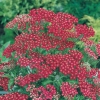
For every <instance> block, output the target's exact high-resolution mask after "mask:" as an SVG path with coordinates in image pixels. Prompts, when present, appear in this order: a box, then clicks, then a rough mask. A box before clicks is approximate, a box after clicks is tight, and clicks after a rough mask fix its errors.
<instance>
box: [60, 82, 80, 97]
mask: <svg viewBox="0 0 100 100" xmlns="http://www.w3.org/2000/svg"><path fill="white" fill-rule="evenodd" d="M61 91H62V95H63V96H64V97H69V98H70V99H71V98H73V97H74V96H75V95H77V94H78V92H77V90H76V89H75V88H73V87H72V86H71V85H70V84H69V83H68V82H65V83H62V85H61Z"/></svg>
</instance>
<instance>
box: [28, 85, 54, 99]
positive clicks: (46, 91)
mask: <svg viewBox="0 0 100 100" xmlns="http://www.w3.org/2000/svg"><path fill="white" fill-rule="evenodd" d="M27 91H29V92H30V97H31V98H32V100H48V99H49V100H52V99H53V98H54V95H56V89H55V87H54V86H53V85H50V84H48V85H47V86H46V87H45V88H44V87H43V86H41V87H38V88H36V87H35V86H34V85H29V86H28V87H27Z"/></svg>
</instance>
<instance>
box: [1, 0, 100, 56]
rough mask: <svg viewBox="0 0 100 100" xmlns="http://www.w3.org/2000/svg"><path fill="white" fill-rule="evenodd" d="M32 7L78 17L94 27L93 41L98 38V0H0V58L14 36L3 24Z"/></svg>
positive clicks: (99, 35)
mask: <svg viewBox="0 0 100 100" xmlns="http://www.w3.org/2000/svg"><path fill="white" fill-rule="evenodd" d="M33 8H45V9H47V10H52V11H54V12H66V13H70V14H72V15H74V16H76V17H77V18H78V19H79V23H81V24H87V25H88V26H92V27H93V28H94V30H95V33H96V35H95V37H93V40H94V41H96V42H97V41H98V40H99V39H100V0H0V58H1V57H2V56H1V52H2V51H3V49H4V48H6V47H7V46H8V45H9V44H10V43H13V41H14V37H15V36H16V34H15V33H14V32H13V31H12V30H6V29H4V26H5V25H6V24H7V22H9V21H11V20H12V19H13V18H14V17H15V16H16V15H19V14H26V13H28V12H29V10H30V9H33Z"/></svg>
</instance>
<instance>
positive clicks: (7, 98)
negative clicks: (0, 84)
mask: <svg viewBox="0 0 100 100" xmlns="http://www.w3.org/2000/svg"><path fill="white" fill-rule="evenodd" d="M27 99H28V96H27V95H25V94H20V93H18V92H15V93H9V94H6V95H4V96H0V100H27Z"/></svg>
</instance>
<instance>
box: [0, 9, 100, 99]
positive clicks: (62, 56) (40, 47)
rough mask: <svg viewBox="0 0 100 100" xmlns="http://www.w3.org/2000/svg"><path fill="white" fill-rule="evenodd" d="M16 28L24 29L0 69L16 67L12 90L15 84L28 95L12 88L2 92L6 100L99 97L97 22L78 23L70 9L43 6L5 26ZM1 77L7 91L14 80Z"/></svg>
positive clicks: (4, 53)
mask: <svg viewBox="0 0 100 100" xmlns="http://www.w3.org/2000/svg"><path fill="white" fill-rule="evenodd" d="M13 27H16V28H17V29H18V31H20V32H22V33H21V34H19V35H18V36H16V37H15V42H14V44H11V45H9V46H8V47H7V48H6V49H5V50H4V52H3V55H4V56H6V58H10V59H11V60H12V59H13V61H11V60H10V61H9V62H8V63H6V64H1V65H0V69H4V67H5V66H6V67H8V70H13V71H14V72H11V71H10V72H9V74H11V78H13V83H12V84H11V85H8V86H11V87H10V89H12V90H13V91H14V88H15V87H17V88H18V89H20V90H21V89H24V90H25V91H24V92H22V93H26V94H27V95H28V96H24V95H20V94H19V93H12V94H6V95H4V96H1V97H0V98H2V100H12V99H10V98H13V100H28V97H29V98H31V99H32V100H53V99H54V100H66V98H67V99H68V100H74V98H76V97H77V96H81V95H82V96H83V97H84V100H85V99H87V98H90V99H92V100H97V97H98V96H100V71H99V69H98V68H96V64H97V63H98V61H99V60H98V57H99V56H100V44H99V43H95V42H93V41H92V40H91V39H90V37H93V36H94V30H93V28H92V27H88V26H86V25H81V24H78V19H77V18H76V17H74V16H72V15H70V14H67V13H62V12H58V13H54V12H52V11H48V10H45V9H42V8H39V9H33V10H31V11H30V12H29V14H23V15H19V16H17V17H16V18H14V19H13V20H12V21H11V22H9V23H8V24H7V25H6V28H11V29H12V28H13ZM26 30H27V32H26ZM93 48H95V50H94V49H93ZM94 62H95V63H94ZM18 68H19V69H18ZM24 70H25V71H24ZM34 70H35V71H34ZM16 71H17V72H16ZM7 73H8V72H6V73H5V72H4V73H1V74H0V76H3V75H5V74H7ZM12 73H14V75H13V74H12ZM12 75H13V76H12ZM0 81H2V82H0V86H1V87H3V88H4V90H7V87H6V86H7V84H9V83H8V81H9V80H8V79H4V80H3V78H2V77H1V78H0ZM72 81H73V82H72ZM4 84H6V85H4ZM17 91H18V92H19V90H17ZM80 94H81V95H80ZM16 95H17V96H16ZM9 96H10V97H9ZM3 98H4V99H3ZM5 98H9V99H5ZM0 100H1V99H0ZM75 100H76V99H75Z"/></svg>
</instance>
